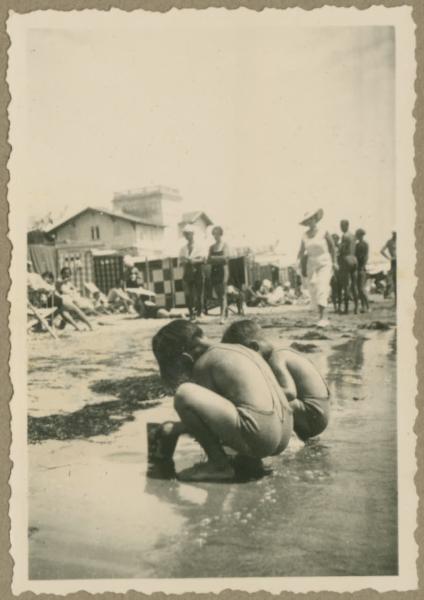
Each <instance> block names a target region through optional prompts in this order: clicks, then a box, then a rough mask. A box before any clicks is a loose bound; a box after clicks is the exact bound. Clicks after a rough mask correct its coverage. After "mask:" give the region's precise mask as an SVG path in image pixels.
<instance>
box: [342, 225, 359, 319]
mask: <svg viewBox="0 0 424 600" xmlns="http://www.w3.org/2000/svg"><path fill="white" fill-rule="evenodd" d="M340 229H341V231H342V236H341V239H340V249H339V257H340V261H339V265H340V269H339V271H340V285H341V289H342V296H343V301H344V312H345V314H347V313H348V312H349V298H350V294H351V293H352V298H353V302H354V312H355V314H356V313H357V312H358V286H357V278H358V261H357V259H356V256H355V248H356V239H355V236H354V235H353V233H351V232H350V231H349V221H347V220H346V219H343V220H342V221H340Z"/></svg>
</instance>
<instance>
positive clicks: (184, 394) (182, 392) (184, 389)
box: [174, 383, 194, 412]
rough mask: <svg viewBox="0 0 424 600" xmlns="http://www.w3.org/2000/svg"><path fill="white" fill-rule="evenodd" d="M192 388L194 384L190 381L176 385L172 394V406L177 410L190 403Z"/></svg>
mask: <svg viewBox="0 0 424 600" xmlns="http://www.w3.org/2000/svg"><path fill="white" fill-rule="evenodd" d="M193 388H194V385H193V384H192V383H182V384H181V385H180V386H178V388H177V391H176V392H175V396H174V408H175V410H176V411H177V412H178V410H179V409H181V408H183V409H184V408H187V406H190V405H191V399H192V398H193Z"/></svg>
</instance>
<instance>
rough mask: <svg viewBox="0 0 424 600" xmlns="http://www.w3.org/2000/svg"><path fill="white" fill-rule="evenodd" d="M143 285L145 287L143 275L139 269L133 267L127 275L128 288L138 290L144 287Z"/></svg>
mask: <svg viewBox="0 0 424 600" xmlns="http://www.w3.org/2000/svg"><path fill="white" fill-rule="evenodd" d="M143 285H144V281H143V276H142V274H141V273H140V271H139V270H138V269H137V267H132V268H131V270H130V271H129V272H128V275H127V280H126V287H127V288H138V287H143Z"/></svg>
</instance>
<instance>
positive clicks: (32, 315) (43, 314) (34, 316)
mask: <svg viewBox="0 0 424 600" xmlns="http://www.w3.org/2000/svg"><path fill="white" fill-rule="evenodd" d="M27 312H28V325H27V331H28V330H29V329H31V328H32V327H34V325H36V324H37V323H39V324H40V325H41V326H42V327H44V328H45V329H46V330H47V331H48V332H49V333H50V335H51V336H52V337H54V338H55V339H57V338H58V335H57V333H56V332H55V331H54V329H53V327H52V326H51V325H49V322H48V320H47V319H50V321H51V323H52V324H53V319H54V318H55V317H56V315H57V314H58V312H59V309H58V308H56V307H55V306H53V307H51V308H35V306H34V305H33V304H31V302H30V301H29V300H28V304H27Z"/></svg>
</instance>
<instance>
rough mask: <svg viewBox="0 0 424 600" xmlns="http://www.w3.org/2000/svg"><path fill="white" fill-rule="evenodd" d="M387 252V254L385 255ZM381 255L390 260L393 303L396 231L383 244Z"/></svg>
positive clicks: (395, 287)
mask: <svg viewBox="0 0 424 600" xmlns="http://www.w3.org/2000/svg"><path fill="white" fill-rule="evenodd" d="M387 252H388V253H389V254H387ZM381 254H382V255H383V256H384V258H387V259H389V260H390V275H391V278H392V283H393V290H394V293H395V303H396V301H397V285H396V284H397V282H396V231H392V237H391V238H390V240H387V242H386V243H385V244H384V246H383V247H382V249H381Z"/></svg>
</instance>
